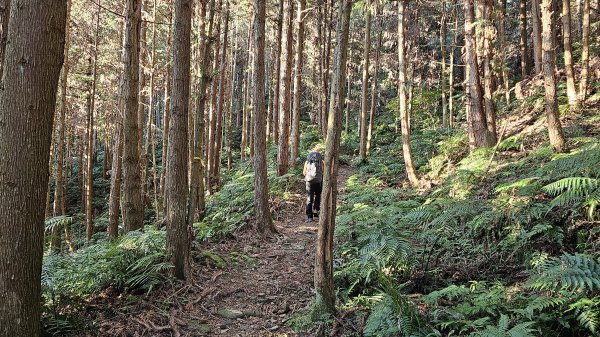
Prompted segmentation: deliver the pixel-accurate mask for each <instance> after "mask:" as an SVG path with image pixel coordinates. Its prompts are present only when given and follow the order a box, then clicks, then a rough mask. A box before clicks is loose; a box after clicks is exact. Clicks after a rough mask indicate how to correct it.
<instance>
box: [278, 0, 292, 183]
mask: <svg viewBox="0 0 600 337" xmlns="http://www.w3.org/2000/svg"><path fill="white" fill-rule="evenodd" d="M284 13H285V17H284V20H283V22H284V25H285V27H284V28H285V31H284V32H285V34H282V35H283V36H282V42H281V45H282V53H281V59H282V61H283V64H282V67H281V87H280V91H279V96H280V104H279V148H278V151H277V174H278V175H280V176H282V175H284V174H286V173H287V172H288V163H289V139H290V112H291V111H290V110H291V89H292V88H291V87H292V78H291V77H292V63H293V62H292V61H293V58H294V57H293V52H292V46H293V42H294V41H293V34H292V32H293V27H294V20H293V16H294V6H293V2H292V0H285V10H284Z"/></svg>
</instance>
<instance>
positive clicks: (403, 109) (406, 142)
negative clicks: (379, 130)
mask: <svg viewBox="0 0 600 337" xmlns="http://www.w3.org/2000/svg"><path fill="white" fill-rule="evenodd" d="M407 2H408V1H407V0H400V1H398V103H399V104H398V105H399V108H400V128H401V133H402V154H403V157H404V167H405V169H406V176H407V177H408V181H409V182H410V184H411V185H412V186H413V187H419V178H418V177H417V170H416V169H415V163H414V162H413V158H412V151H411V148H410V115H409V113H408V107H407V92H406V83H407V81H408V79H407V76H406V18H407V8H406V6H407Z"/></svg>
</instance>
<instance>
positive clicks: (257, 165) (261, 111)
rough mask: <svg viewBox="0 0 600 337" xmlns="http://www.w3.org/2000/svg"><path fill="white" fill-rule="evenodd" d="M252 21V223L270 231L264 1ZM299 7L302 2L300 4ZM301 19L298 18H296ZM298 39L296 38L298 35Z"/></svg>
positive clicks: (259, 1) (258, 1) (272, 228)
mask: <svg viewBox="0 0 600 337" xmlns="http://www.w3.org/2000/svg"><path fill="white" fill-rule="evenodd" d="M254 6H255V8H256V15H255V20H256V21H255V22H254V58H253V59H254V71H253V80H254V92H253V95H254V101H253V103H254V108H253V111H254V115H255V117H254V138H255V140H254V185H255V188H254V209H255V213H256V227H257V229H258V231H259V232H260V233H262V234H265V233H267V232H274V231H275V226H274V225H273V221H272V219H271V211H270V207H269V181H268V180H267V143H266V140H267V130H266V111H265V79H264V75H265V16H266V14H265V13H266V4H265V1H263V0H255V1H254ZM300 7H302V5H300ZM300 19H301V18H300ZM299 39H300V38H299Z"/></svg>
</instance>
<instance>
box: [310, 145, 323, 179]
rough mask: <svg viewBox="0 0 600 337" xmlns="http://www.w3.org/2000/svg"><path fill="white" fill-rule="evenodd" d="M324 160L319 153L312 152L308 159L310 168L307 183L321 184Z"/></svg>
mask: <svg viewBox="0 0 600 337" xmlns="http://www.w3.org/2000/svg"><path fill="white" fill-rule="evenodd" d="M322 160H323V158H322V157H321V154H320V153H318V152H311V153H309V154H308V157H306V161H307V162H308V166H307V168H306V181H309V182H315V183H320V182H321V181H323V164H322Z"/></svg>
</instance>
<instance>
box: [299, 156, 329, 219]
mask: <svg viewBox="0 0 600 337" xmlns="http://www.w3.org/2000/svg"><path fill="white" fill-rule="evenodd" d="M324 169H325V164H324V163H323V156H321V154H320V153H319V151H318V147H315V148H314V149H313V150H312V151H311V152H310V153H309V154H308V156H306V161H305V162H304V170H303V172H302V174H303V175H304V181H305V182H306V219H307V220H308V221H313V218H314V217H318V216H319V210H320V207H321V191H322V190H323V170H324Z"/></svg>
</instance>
